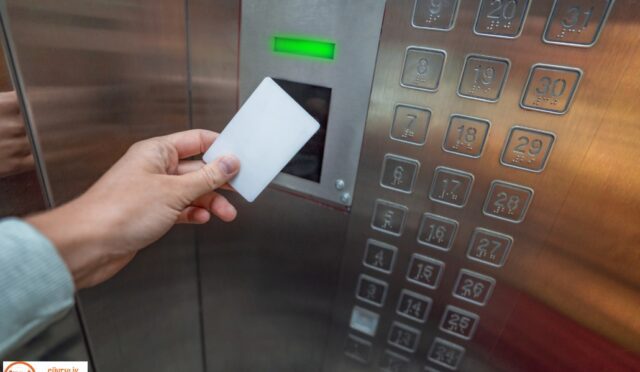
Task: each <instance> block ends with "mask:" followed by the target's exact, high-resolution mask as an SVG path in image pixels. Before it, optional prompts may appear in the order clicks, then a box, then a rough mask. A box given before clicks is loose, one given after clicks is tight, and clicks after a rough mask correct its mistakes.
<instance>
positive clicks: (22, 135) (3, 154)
mask: <svg viewBox="0 0 640 372" xmlns="http://www.w3.org/2000/svg"><path fill="white" fill-rule="evenodd" d="M33 168H34V161H33V155H32V154H31V145H30V144H29V140H28V139H27V131H26V129H25V127H24V123H23V121H22V116H21V115H20V106H19V105H18V96H17V95H16V92H0V177H6V176H10V175H13V174H18V173H22V172H26V171H29V170H32V169H33Z"/></svg>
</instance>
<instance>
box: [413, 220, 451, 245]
mask: <svg viewBox="0 0 640 372" xmlns="http://www.w3.org/2000/svg"><path fill="white" fill-rule="evenodd" d="M429 221H436V222H439V224H438V226H436V227H434V228H433V229H430V230H431V231H429V236H433V237H435V238H436V239H437V238H438V237H437V235H438V233H439V232H441V231H443V229H441V228H444V231H443V234H444V235H445V236H442V237H441V238H443V239H439V240H442V242H439V243H440V244H436V243H434V242H433V239H424V235H425V234H426V233H427V232H426V230H425V229H427V228H428V226H427V224H428V222H429ZM432 225H434V224H432ZM447 227H448V228H449V229H448V231H447V229H446V228H447ZM457 233H458V221H456V220H454V219H451V218H447V217H443V216H439V215H437V214H433V213H425V214H423V215H422V219H421V220H420V228H419V230H418V238H417V240H418V243H419V244H422V245H426V246H427V247H431V248H435V249H439V250H441V251H448V250H450V249H451V247H452V246H453V242H454V241H455V239H456V234H457ZM442 243H445V244H442Z"/></svg>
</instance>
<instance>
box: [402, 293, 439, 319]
mask: <svg viewBox="0 0 640 372" xmlns="http://www.w3.org/2000/svg"><path fill="white" fill-rule="evenodd" d="M431 303H432V301H431V299H430V298H429V297H427V296H423V295H421V294H419V293H416V292H413V291H410V290H407V289H403V290H402V292H401V293H400V299H399V300H398V307H397V308H396V313H397V314H398V315H400V316H403V317H405V318H407V319H411V320H414V321H416V322H419V323H424V322H426V321H427V316H429V310H431Z"/></svg>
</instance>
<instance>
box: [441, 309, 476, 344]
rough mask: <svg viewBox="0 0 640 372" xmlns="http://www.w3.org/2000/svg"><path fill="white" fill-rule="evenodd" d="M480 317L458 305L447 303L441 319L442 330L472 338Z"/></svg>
mask: <svg viewBox="0 0 640 372" xmlns="http://www.w3.org/2000/svg"><path fill="white" fill-rule="evenodd" d="M479 322H480V317H479V316H478V315H477V314H474V313H472V312H469V311H466V310H464V309H461V308H459V307H456V306H452V305H447V308H446V309H445V310H444V314H443V315H442V320H441V321H440V330H442V331H443V332H445V333H448V334H450V335H453V336H456V337H460V338H462V339H465V340H470V339H471V338H472V337H473V334H474V333H475V331H476V328H477V327H478V323H479Z"/></svg>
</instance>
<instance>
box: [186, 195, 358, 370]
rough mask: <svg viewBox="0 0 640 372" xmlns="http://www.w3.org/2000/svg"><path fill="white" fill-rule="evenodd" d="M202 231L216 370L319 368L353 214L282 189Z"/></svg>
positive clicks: (208, 339) (205, 304)
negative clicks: (349, 217) (231, 219)
mask: <svg viewBox="0 0 640 372" xmlns="http://www.w3.org/2000/svg"><path fill="white" fill-rule="evenodd" d="M231 200H232V201H233V202H234V203H235V204H236V206H237V207H238V218H237V220H236V221H234V222H233V223H231V224H225V223H223V222H219V221H216V222H213V223H210V224H208V225H206V226H204V227H203V228H200V229H198V249H199V264H200V278H201V279H200V280H201V287H202V316H203V325H204V326H203V332H204V335H205V352H206V360H207V370H209V371H318V370H320V369H321V367H322V364H323V360H324V358H325V350H326V344H327V338H328V333H329V326H330V323H331V313H332V306H333V299H334V296H335V289H336V287H337V284H338V277H339V270H340V262H341V258H342V254H343V243H344V237H345V233H346V226H347V218H348V215H347V214H346V213H344V212H341V211H339V210H336V209H330V208H326V207H323V206H320V205H318V204H316V203H313V202H311V201H309V200H305V199H302V198H298V197H295V196H293V195H291V194H287V193H284V192H281V191H279V190H273V189H267V190H266V191H265V193H264V194H263V195H261V196H260V198H258V199H257V200H256V202H254V203H252V204H248V203H246V202H243V201H242V200H241V198H240V197H238V196H232V197H231Z"/></svg>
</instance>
